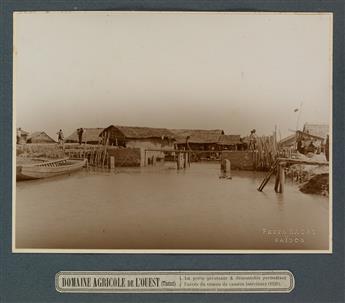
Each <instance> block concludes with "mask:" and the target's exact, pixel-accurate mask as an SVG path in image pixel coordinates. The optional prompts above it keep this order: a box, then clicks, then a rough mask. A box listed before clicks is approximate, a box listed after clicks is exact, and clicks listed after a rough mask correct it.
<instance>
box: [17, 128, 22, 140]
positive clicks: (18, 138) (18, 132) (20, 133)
mask: <svg viewBox="0 0 345 303" xmlns="http://www.w3.org/2000/svg"><path fill="white" fill-rule="evenodd" d="M21 137H22V129H21V128H20V127H19V128H18V129H17V144H20V138H21Z"/></svg>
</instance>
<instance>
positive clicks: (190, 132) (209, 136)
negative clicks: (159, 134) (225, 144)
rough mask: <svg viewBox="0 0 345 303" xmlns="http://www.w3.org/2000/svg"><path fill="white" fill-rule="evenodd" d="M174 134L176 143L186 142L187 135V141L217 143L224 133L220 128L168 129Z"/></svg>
mask: <svg viewBox="0 0 345 303" xmlns="http://www.w3.org/2000/svg"><path fill="white" fill-rule="evenodd" d="M170 131H171V132H172V133H173V134H174V135H175V139H176V143H186V139H187V137H189V139H188V142H189V143H200V144H202V143H208V144H212V143H218V142H219V140H220V137H221V136H222V135H224V131H223V130H221V129H213V130H205V129H170Z"/></svg>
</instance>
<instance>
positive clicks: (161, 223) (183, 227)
mask: <svg viewBox="0 0 345 303" xmlns="http://www.w3.org/2000/svg"><path fill="white" fill-rule="evenodd" d="M219 174H220V171H219V164H218V163H192V165H191V167H190V168H188V169H186V170H180V171H177V170H176V169H175V165H174V164H173V163H165V164H164V165H162V166H158V167H143V168H118V169H116V170H115V171H109V170H101V169H84V170H82V171H79V172H76V173H74V174H72V175H70V176H60V177H54V178H51V179H45V180H35V181H26V182H19V183H17V185H16V203H15V206H16V214H15V237H16V242H15V243H16V248H42V249H51V248H55V249H58V248H59V249H64V248H68V249H221V250H228V249H236V250H237V249H241V250H242V249H254V250H256V249H269V250H272V249H274V250H276V249H277V250H285V249H293V250H296V249H297V250H301V249H303V250H310V249H313V250H314V249H322V250H326V249H328V241H329V199H328V198H327V197H323V196H318V195H308V194H303V193H301V192H300V191H299V190H298V187H297V185H296V184H292V183H291V181H289V180H287V184H286V187H285V192H284V194H277V193H275V192H274V190H273V183H269V184H267V185H266V187H265V189H264V192H258V191H257V187H258V185H259V184H260V182H261V181H262V179H263V178H264V176H265V173H261V172H248V171H233V172H232V180H227V179H219ZM271 182H273V180H272V181H271Z"/></svg>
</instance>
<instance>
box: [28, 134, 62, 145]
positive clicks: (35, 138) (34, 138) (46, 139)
mask: <svg viewBox="0 0 345 303" xmlns="http://www.w3.org/2000/svg"><path fill="white" fill-rule="evenodd" d="M27 142H28V143H35V142H37V143H39V142H42V143H54V142H56V141H55V140H54V139H53V138H52V137H50V136H49V135H47V133H46V132H43V131H37V132H33V133H31V134H30V135H29V136H28V137H27Z"/></svg>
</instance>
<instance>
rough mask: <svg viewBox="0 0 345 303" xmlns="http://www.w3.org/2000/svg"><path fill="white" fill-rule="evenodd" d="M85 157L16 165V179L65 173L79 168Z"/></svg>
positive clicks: (82, 164)
mask: <svg viewBox="0 0 345 303" xmlns="http://www.w3.org/2000/svg"><path fill="white" fill-rule="evenodd" d="M86 163H87V159H83V160H71V159H69V158H64V159H59V160H53V161H47V162H42V163H34V164H23V165H17V167H16V168H17V175H16V179H17V181H21V180H34V179H42V178H49V177H54V176H59V175H65V174H69V173H72V172H74V171H76V170H79V169H81V168H82V167H83V166H85V165H86Z"/></svg>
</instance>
